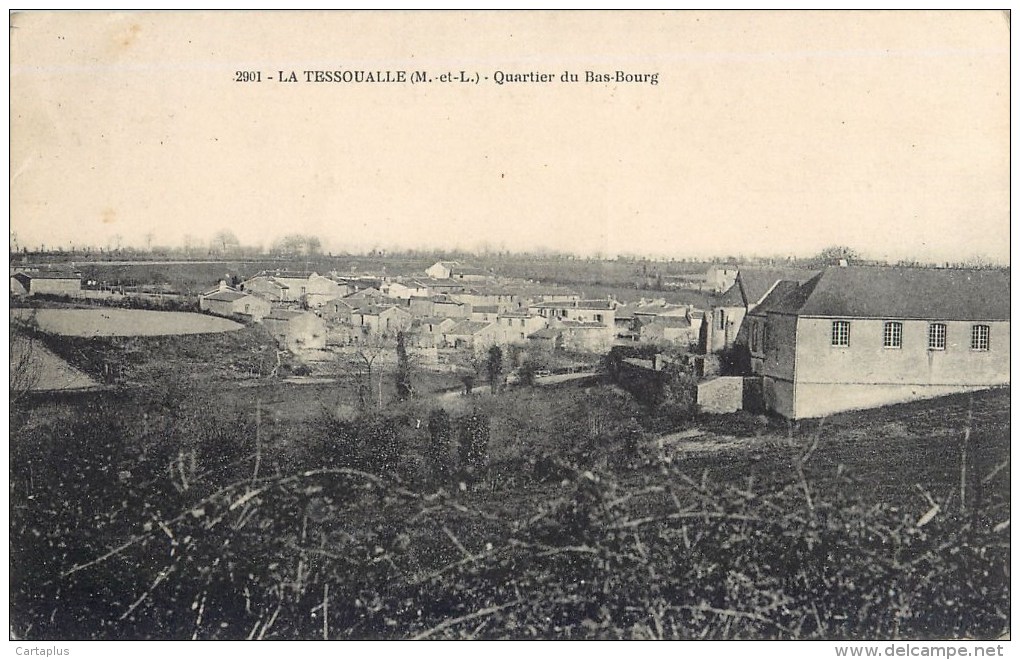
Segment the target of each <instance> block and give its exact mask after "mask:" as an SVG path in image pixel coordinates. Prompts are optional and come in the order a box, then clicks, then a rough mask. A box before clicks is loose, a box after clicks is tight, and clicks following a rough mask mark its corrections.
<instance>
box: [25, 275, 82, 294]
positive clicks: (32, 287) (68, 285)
mask: <svg viewBox="0 0 1020 660" xmlns="http://www.w3.org/2000/svg"><path fill="white" fill-rule="evenodd" d="M11 292H12V293H15V294H18V295H22V296H35V295H57V296H60V295H68V296H73V295H77V294H78V293H80V292H81V273H71V272H66V271H53V270H40V271H34V272H28V271H26V272H20V273H15V274H14V275H13V276H11Z"/></svg>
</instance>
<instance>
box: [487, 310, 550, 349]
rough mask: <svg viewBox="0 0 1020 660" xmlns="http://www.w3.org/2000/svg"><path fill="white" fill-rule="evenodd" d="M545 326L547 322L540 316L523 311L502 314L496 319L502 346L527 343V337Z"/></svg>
mask: <svg viewBox="0 0 1020 660" xmlns="http://www.w3.org/2000/svg"><path fill="white" fill-rule="evenodd" d="M547 324H548V322H547V321H546V320H545V319H544V318H542V317H541V316H538V315H536V314H528V313H527V312H523V311H521V312H504V313H502V314H500V315H499V316H498V317H496V325H497V326H498V327H499V332H500V335H501V343H504V344H523V343H527V341H528V336H529V335H531V334H532V333H534V332H537V331H538V330H541V329H542V328H544V327H546V325H547Z"/></svg>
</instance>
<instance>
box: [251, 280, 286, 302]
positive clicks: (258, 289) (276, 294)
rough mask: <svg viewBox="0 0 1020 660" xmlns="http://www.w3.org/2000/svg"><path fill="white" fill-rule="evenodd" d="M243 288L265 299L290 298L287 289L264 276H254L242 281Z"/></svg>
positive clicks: (283, 299)
mask: <svg viewBox="0 0 1020 660" xmlns="http://www.w3.org/2000/svg"><path fill="white" fill-rule="evenodd" d="M244 290H245V291H247V292H249V293H254V294H256V295H258V296H262V297H263V298H265V299H266V300H276V301H280V302H286V301H289V300H291V297H290V295H289V291H290V290H289V289H283V288H280V287H279V286H277V285H276V284H274V283H273V282H270V281H269V279H268V278H265V277H255V278H252V279H250V280H248V281H247V282H245V283H244Z"/></svg>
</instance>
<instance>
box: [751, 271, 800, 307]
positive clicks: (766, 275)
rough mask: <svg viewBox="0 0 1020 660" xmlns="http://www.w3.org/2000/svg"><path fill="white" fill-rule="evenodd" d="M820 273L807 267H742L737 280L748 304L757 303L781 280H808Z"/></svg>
mask: <svg viewBox="0 0 1020 660" xmlns="http://www.w3.org/2000/svg"><path fill="white" fill-rule="evenodd" d="M817 274H818V271H817V270H808V269H806V268H741V269H740V272H739V273H737V282H738V283H739V284H740V287H741V291H742V292H743V294H744V301H745V302H746V303H747V304H748V305H754V304H757V303H758V302H759V301H760V300H761V299H762V298H764V297H765V294H767V293H768V292H769V290H770V289H771V288H772V287H773V285H775V283H776V282H778V281H780V280H791V281H794V282H800V283H803V282H807V281H808V280H809V279H811V278H812V277H814V276H815V275H817Z"/></svg>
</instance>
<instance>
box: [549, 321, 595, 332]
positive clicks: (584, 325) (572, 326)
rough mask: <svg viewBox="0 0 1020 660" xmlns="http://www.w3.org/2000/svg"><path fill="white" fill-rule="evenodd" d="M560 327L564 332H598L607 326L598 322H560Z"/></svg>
mask: <svg viewBox="0 0 1020 660" xmlns="http://www.w3.org/2000/svg"><path fill="white" fill-rule="evenodd" d="M559 327H561V328H563V329H564V330H597V329H604V328H605V327H606V324H605V323H599V322H598V321H560V323H559Z"/></svg>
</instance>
